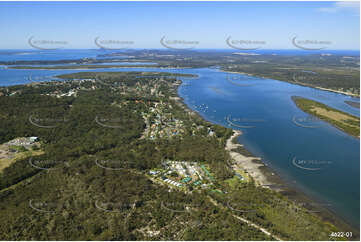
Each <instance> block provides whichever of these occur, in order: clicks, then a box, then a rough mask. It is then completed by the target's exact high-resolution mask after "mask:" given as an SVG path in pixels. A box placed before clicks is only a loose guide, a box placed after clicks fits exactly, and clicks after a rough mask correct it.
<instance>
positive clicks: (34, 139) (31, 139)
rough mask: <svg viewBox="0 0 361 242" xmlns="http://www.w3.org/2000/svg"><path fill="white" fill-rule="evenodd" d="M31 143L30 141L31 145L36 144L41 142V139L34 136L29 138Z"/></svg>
mask: <svg viewBox="0 0 361 242" xmlns="http://www.w3.org/2000/svg"><path fill="white" fill-rule="evenodd" d="M29 141H30V143H34V142H36V141H39V138H38V137H36V136H32V137H29Z"/></svg>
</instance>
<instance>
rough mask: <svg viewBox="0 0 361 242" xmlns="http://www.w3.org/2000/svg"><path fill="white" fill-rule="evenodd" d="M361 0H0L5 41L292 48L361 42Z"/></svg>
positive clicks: (7, 45) (21, 45) (13, 45)
mask: <svg viewBox="0 0 361 242" xmlns="http://www.w3.org/2000/svg"><path fill="white" fill-rule="evenodd" d="M359 9H360V6H359V3H358V2H0V22H1V23H2V24H1V25H2V28H0V36H1V40H0V49H31V46H30V45H29V44H28V39H29V38H30V37H31V36H33V39H35V40H52V41H63V42H66V46H64V47H65V48H97V46H96V45H95V43H94V39H95V38H96V37H99V39H101V40H118V41H132V42H133V44H132V46H131V47H132V48H162V46H161V44H160V39H161V38H162V37H163V36H165V37H166V39H169V40H185V41H197V42H198V44H197V46H196V47H197V48H218V49H220V48H221V49H223V48H224V49H227V48H230V47H228V46H227V44H226V42H225V40H226V39H227V38H228V37H229V36H231V37H232V39H237V40H251V41H263V42H264V43H263V44H262V48H263V49H295V46H293V45H292V42H291V40H292V38H293V37H295V36H297V38H298V39H303V40H318V41H328V42H330V43H329V44H328V46H327V48H328V49H359V46H360V10H359Z"/></svg>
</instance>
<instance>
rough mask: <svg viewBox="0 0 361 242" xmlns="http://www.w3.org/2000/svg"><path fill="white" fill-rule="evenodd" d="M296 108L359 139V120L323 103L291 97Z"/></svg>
mask: <svg viewBox="0 0 361 242" xmlns="http://www.w3.org/2000/svg"><path fill="white" fill-rule="evenodd" d="M292 100H293V101H294V102H295V104H296V105H297V107H298V108H300V109H301V110H302V111H304V112H306V113H308V114H311V115H313V116H316V117H317V118H319V119H321V120H323V121H326V122H328V123H330V124H331V125H333V126H335V127H336V128H338V129H340V130H342V131H343V132H345V133H347V134H349V135H352V136H355V137H358V138H360V118H359V117H355V116H352V115H351V114H348V113H345V112H342V111H340V110H337V109H334V108H331V107H329V106H327V105H325V104H323V103H320V102H316V101H314V100H310V99H307V98H303V97H298V96H292Z"/></svg>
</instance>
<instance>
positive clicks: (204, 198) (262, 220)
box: [0, 72, 358, 240]
mask: <svg viewBox="0 0 361 242" xmlns="http://www.w3.org/2000/svg"><path fill="white" fill-rule="evenodd" d="M61 78H64V79H65V80H64V81H54V82H44V83H39V84H37V85H27V86H26V85H20V86H13V87H6V88H5V87H4V88H1V90H0V91H1V92H2V93H3V94H4V95H3V96H0V144H2V143H5V142H8V141H10V140H12V139H15V138H17V137H30V136H36V137H38V138H39V140H40V143H41V147H40V149H42V150H43V151H44V154H42V155H40V156H35V157H32V159H33V160H36V161H38V162H39V161H44V164H45V163H46V164H47V165H46V166H44V169H37V168H36V167H34V166H31V165H30V164H29V159H28V158H26V159H20V160H17V161H16V162H14V163H12V164H11V165H10V166H8V167H6V168H5V169H4V170H3V171H2V172H1V173H0V210H1V213H0V221H1V222H0V238H1V239H2V240H275V238H281V239H282V240H330V239H331V240H332V239H339V238H331V237H330V234H331V232H333V231H343V230H345V229H349V228H347V227H339V225H337V226H335V225H334V224H333V223H331V222H329V221H324V220H323V219H321V218H320V217H319V216H318V215H317V213H313V212H311V211H309V210H307V209H306V208H305V207H302V206H299V205H297V203H295V202H294V201H291V200H290V199H288V198H287V197H286V196H285V195H283V194H281V193H278V192H275V191H272V190H270V189H267V188H262V187H258V186H255V184H254V183H253V182H249V183H239V184H237V185H236V186H230V185H228V183H226V182H225V180H227V179H230V178H232V177H234V175H235V174H234V171H233V170H232V169H231V168H230V167H229V160H230V155H229V154H228V152H227V151H226V150H225V149H224V147H225V143H226V140H227V139H228V138H229V137H230V136H231V135H232V130H231V129H228V128H225V127H222V126H219V125H213V124H211V123H209V122H206V121H205V120H203V119H201V118H200V117H199V116H198V115H195V114H191V113H189V112H188V110H187V109H186V108H185V106H184V104H182V103H181V102H180V101H177V100H175V99H174V97H176V96H177V85H178V84H179V80H178V78H179V79H181V77H176V76H174V75H170V74H169V75H164V74H162V75H159V74H158V73H147V74H145V73H139V72H122V73H116V72H112V73H111V74H110V73H95V72H94V73H93V72H85V73H75V74H70V75H65V76H61ZM71 90H76V95H71V96H61V94H64V93H69V91H71ZM154 90H155V91H154ZM159 103H166V104H167V105H168V106H169V107H171V108H169V110H168V111H169V112H170V113H171V115H172V118H173V119H176V120H181V121H182V122H183V127H184V128H183V129H184V132H183V133H182V134H179V135H175V136H172V137H169V138H158V139H154V140H151V139H145V138H142V135H143V131H144V129H145V127H146V121H145V120H144V118H143V116H142V113H145V112H149V109H150V108H154V107H155V106H156V105H157V104H159ZM99 124H101V125H99ZM195 127H201V128H198V129H197V128H195ZM208 128H209V129H211V130H213V131H214V133H215V135H212V136H210V135H208V133H207V130H208ZM49 160H52V161H56V162H46V161H49ZM97 160H103V161H104V160H109V161H118V162H119V164H121V168H122V169H119V170H109V169H103V168H102V167H100V166H98V165H97V162H96V161H97ZM164 160H186V161H195V162H199V163H200V162H202V163H203V164H207V166H209V167H210V169H211V171H212V174H213V175H214V176H215V179H216V182H215V186H216V188H217V189H218V190H219V191H222V192H215V191H214V189H197V190H193V191H190V192H183V191H180V190H177V189H170V188H169V187H168V186H166V185H164V184H159V183H155V182H153V181H152V180H151V179H150V178H149V176H148V175H147V174H148V172H149V170H150V169H155V168H159V167H161V166H162V161H164ZM0 162H1V161H0ZM230 207H231V208H232V209H230ZM237 217H241V218H244V219H246V220H248V221H250V222H252V223H254V224H256V225H257V226H260V227H262V228H264V229H266V230H267V231H269V232H270V233H271V234H272V235H274V236H269V235H267V234H265V233H263V232H262V231H261V230H260V229H257V228H255V227H254V226H250V225H249V224H247V223H245V222H243V221H242V220H240V219H238V218H237ZM357 236H358V235H355V239H357Z"/></svg>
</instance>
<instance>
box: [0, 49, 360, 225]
mask: <svg viewBox="0 0 361 242" xmlns="http://www.w3.org/2000/svg"><path fill="white" fill-rule="evenodd" d="M91 54H92V53H90V54H89V55H88V56H87V57H89V56H90V55H91ZM35 57H36V56H35ZM37 57H38V58H39V56H37ZM38 58H36V59H38ZM83 71H89V70H10V69H1V67H0V86H8V85H16V84H24V83H29V82H31V80H33V81H38V80H52V79H54V78H53V77H52V76H54V75H59V74H65V73H73V72H83ZM91 71H96V72H102V71H162V72H173V73H189V74H197V75H198V76H199V78H196V79H194V78H190V79H187V78H181V79H182V80H183V84H182V85H181V86H180V88H179V90H178V92H179V95H180V96H181V97H183V98H184V102H185V103H186V104H187V105H188V106H189V107H190V108H192V109H193V110H196V111H197V112H198V113H199V114H200V115H201V116H202V117H204V118H205V119H206V120H208V121H211V122H213V123H217V124H220V125H223V126H226V127H231V128H233V129H239V130H242V132H243V135H242V136H241V137H240V142H241V143H244V144H245V146H246V148H247V149H249V150H250V151H251V152H252V153H254V154H255V155H257V156H259V157H261V158H262V159H263V160H264V161H265V162H266V164H268V165H269V166H271V167H272V168H273V169H275V170H276V171H278V173H279V174H280V175H281V176H282V177H283V178H285V179H286V180H287V181H288V182H289V183H290V184H291V185H294V186H296V187H297V188H299V189H301V190H302V191H303V192H305V193H306V194H308V195H309V196H311V197H313V198H315V199H317V200H319V201H320V203H323V204H325V203H327V204H330V206H328V208H329V209H331V210H332V211H334V212H335V213H336V214H338V215H339V216H340V217H343V218H344V219H345V220H346V221H348V222H349V223H351V224H353V225H359V221H360V218H359V214H360V206H359V205H360V185H359V184H360V172H359V171H360V141H359V139H357V138H354V137H351V136H349V135H347V134H345V133H343V132H341V131H339V130H338V129H336V128H334V127H333V126H331V125H329V124H327V123H325V122H322V121H315V122H314V123H313V124H314V125H315V126H316V127H315V128H307V127H302V126H299V125H296V124H295V123H294V121H293V119H294V118H295V117H297V118H308V115H306V114H305V113H304V112H302V111H300V110H299V109H298V108H297V107H296V106H295V104H294V103H293V101H292V100H291V96H302V97H307V98H310V99H313V100H316V101H319V102H322V103H325V104H326V105H329V106H331V107H334V108H337V109H340V110H343V111H345V112H348V113H350V114H353V115H357V116H360V110H359V109H357V108H354V107H351V106H349V105H347V104H346V103H345V102H344V101H356V102H360V100H359V99H357V98H352V97H349V96H346V95H342V94H337V93H332V92H327V91H322V90H317V89H313V88H309V87H304V86H298V85H294V84H290V83H286V82H281V81H277V80H271V79H261V78H254V77H250V76H246V75H240V74H227V73H225V72H222V71H220V70H218V69H214V68H203V69H159V68H153V67H149V68H119V69H96V70H91ZM29 77H30V78H29ZM227 117H228V118H230V119H231V120H232V122H233V124H236V125H238V126H230V124H229V123H228V122H227ZM311 124H312V122H311ZM240 127H243V128H240ZM295 157H297V159H302V160H306V161H323V162H324V161H327V163H326V164H323V165H322V170H307V169H300V168H299V167H297V166H295V165H294V163H293V162H292V161H293V159H294V158H295Z"/></svg>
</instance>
